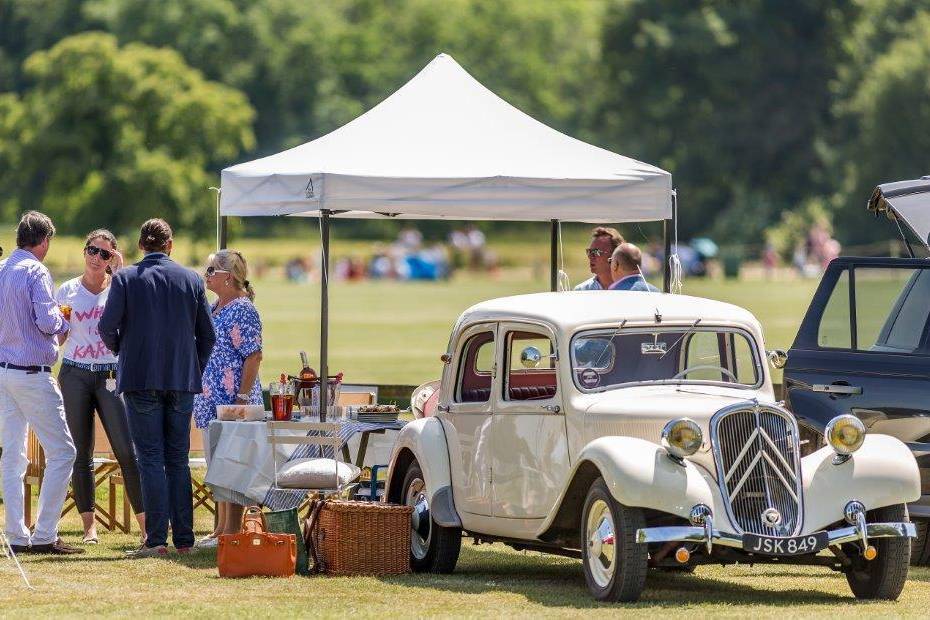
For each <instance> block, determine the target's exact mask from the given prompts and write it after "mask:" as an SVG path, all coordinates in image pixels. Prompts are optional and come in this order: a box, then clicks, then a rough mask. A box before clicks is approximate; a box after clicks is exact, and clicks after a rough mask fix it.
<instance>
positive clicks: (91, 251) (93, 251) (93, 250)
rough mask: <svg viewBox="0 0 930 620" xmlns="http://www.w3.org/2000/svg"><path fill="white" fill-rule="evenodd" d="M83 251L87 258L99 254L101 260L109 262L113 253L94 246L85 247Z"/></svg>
mask: <svg viewBox="0 0 930 620" xmlns="http://www.w3.org/2000/svg"><path fill="white" fill-rule="evenodd" d="M84 251H85V252H86V253H87V255H88V256H97V255H98V254H99V255H100V258H102V259H103V260H110V259H111V258H113V252H111V251H110V250H104V249H103V248H98V247H97V246H95V245H89V246H87V247H85V248H84Z"/></svg>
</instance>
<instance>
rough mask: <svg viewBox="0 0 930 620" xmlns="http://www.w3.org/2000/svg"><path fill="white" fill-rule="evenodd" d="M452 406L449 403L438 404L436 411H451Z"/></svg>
mask: <svg viewBox="0 0 930 620" xmlns="http://www.w3.org/2000/svg"><path fill="white" fill-rule="evenodd" d="M450 410H451V407H449V405H436V411H442V412H443V413H449V411H450Z"/></svg>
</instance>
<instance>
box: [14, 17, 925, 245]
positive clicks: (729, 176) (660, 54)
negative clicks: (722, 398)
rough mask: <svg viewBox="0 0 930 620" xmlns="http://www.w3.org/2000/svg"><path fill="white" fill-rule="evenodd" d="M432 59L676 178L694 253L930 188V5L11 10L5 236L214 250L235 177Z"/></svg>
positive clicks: (849, 215)
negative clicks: (896, 192)
mask: <svg viewBox="0 0 930 620" xmlns="http://www.w3.org/2000/svg"><path fill="white" fill-rule="evenodd" d="M439 52H447V53H450V54H451V55H453V56H454V57H455V58H456V59H457V60H458V61H459V62H460V63H461V64H462V65H463V66H464V67H465V68H466V69H467V70H468V71H469V72H471V73H472V74H473V75H474V76H475V77H476V78H477V79H478V80H480V81H481V82H483V83H484V84H485V85H487V86H488V87H489V88H491V89H492V90H493V91H495V92H496V93H498V94H499V95H501V96H502V97H503V98H504V99H506V100H507V101H509V102H511V103H512V104H514V105H515V106H517V107H519V108H521V109H522V110H524V111H525V112H527V113H529V114H531V115H533V116H535V117H536V118H538V119H540V120H541V121H543V122H545V123H547V124H549V125H551V126H553V127H555V128H557V129H559V130H561V131H564V132H566V133H569V134H571V135H574V136H577V137H579V138H581V139H584V140H587V141H589V142H592V143H594V144H597V145H599V146H603V147H605V148H608V149H611V150H615V151H617V152H620V153H623V154H625V155H628V156H631V157H634V158H637V159H641V160H643V161H647V162H650V163H654V164H656V165H659V166H661V167H663V168H665V169H667V170H669V171H670V172H672V174H673V175H674V179H675V184H676V186H677V187H678V189H679V190H680V205H681V211H680V212H681V222H680V233H681V235H682V237H684V238H688V237H691V236H695V235H699V234H701V235H710V236H712V237H715V238H717V239H720V240H725V241H727V242H749V243H758V242H760V241H761V240H762V239H763V238H764V236H765V235H766V233H767V232H768V233H771V232H772V231H778V230H779V227H781V228H782V229H783V228H785V227H791V226H795V225H796V223H797V222H804V221H806V220H808V219H811V218H815V217H826V218H829V219H831V220H832V221H833V222H834V225H835V228H836V230H837V234H838V236H839V237H840V239H841V240H843V241H844V242H847V243H855V242H861V241H873V240H874V236H875V233H874V229H873V227H872V224H871V222H870V219H869V216H868V215H867V214H866V212H865V208H864V205H865V201H866V199H867V197H868V194H869V191H870V190H871V188H872V187H874V185H875V184H877V183H879V182H884V181H889V180H897V179H903V178H914V177H916V176H920V175H922V174H925V173H927V172H930V170H928V168H930V166H927V159H928V157H930V155H928V153H930V149H928V148H927V147H928V146H930V145H928V144H927V143H928V142H930V134H928V132H927V131H925V128H926V127H927V122H928V121H930V105H928V101H930V80H928V79H927V78H926V67H927V66H930V0H832V1H830V0H778V1H775V0H741V1H740V2H720V1H719V0H689V1H686V0H325V1H323V0H319V1H313V2H311V1H308V0H159V1H158V2H152V1H150V0H0V220H4V221H8V220H11V219H14V218H15V217H16V215H17V213H18V212H19V211H21V210H24V209H28V208H37V209H41V210H43V211H46V212H47V213H49V214H50V215H51V216H52V217H53V218H55V219H56V221H57V222H59V223H61V228H62V230H64V231H70V232H80V231H83V230H86V229H89V228H92V227H95V226H98V225H101V224H107V225H110V226H112V227H113V228H114V229H115V230H117V231H122V230H128V229H130V228H131V227H133V226H134V225H137V224H138V222H139V220H141V219H142V218H144V217H146V216H148V215H150V214H153V213H159V214H163V215H164V216H165V217H168V218H170V219H171V220H172V221H174V222H176V223H177V225H178V228H180V229H182V230H184V231H187V232H189V233H192V234H194V235H195V236H204V237H208V236H209V235H211V234H212V231H213V217H214V197H213V195H212V194H211V193H210V192H209V191H207V188H208V187H210V186H211V185H216V184H217V182H218V171H219V170H220V169H221V168H222V167H224V166H226V165H229V164H230V163H234V162H238V161H244V160H246V159H249V158H253V157H258V156H261V155H266V154H269V153H272V152H276V151H278V150H280V149H282V148H287V147H291V146H295V145H297V144H300V143H302V142H305V141H308V140H311V139H313V138H316V137H318V136H321V135H323V134H325V133H327V132H328V131H331V130H333V129H335V128H336V127H338V126H340V125H341V124H343V123H345V122H347V121H349V120H351V119H352V118H354V117H355V116H357V115H358V114H360V113H362V112H363V111H365V110H367V109H368V108H370V107H371V106H373V105H375V104H377V103H378V102H379V101H381V100H382V99H383V98H384V97H385V96H387V95H388V94H390V93H391V92H393V90H395V89H396V88H397V87H399V86H400V85H401V84H403V83H404V82H405V81H406V80H408V79H409V78H410V77H412V75H414V74H415V73H416V72H417V71H418V70H419V69H420V68H422V67H423V66H424V65H425V64H426V63H428V62H429V61H430V60H431V59H432V58H433V57H434V56H435V55H436V54H437V53H439ZM260 225H264V226H267V225H268V224H260ZM392 225H394V224H393V223H389V222H380V223H379V222H362V223H359V224H358V230H359V231H360V232H365V231H368V232H371V231H375V232H378V231H386V230H387V229H388V228H389V227H390V226H392ZM440 225H441V224H440ZM379 227H380V228H379ZM250 228H254V227H253V226H252V225H251V224H250Z"/></svg>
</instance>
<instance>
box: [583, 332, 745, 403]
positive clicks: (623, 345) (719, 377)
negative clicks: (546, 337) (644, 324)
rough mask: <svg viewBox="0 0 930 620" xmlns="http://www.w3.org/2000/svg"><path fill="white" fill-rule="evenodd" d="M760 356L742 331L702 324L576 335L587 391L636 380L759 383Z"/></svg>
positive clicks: (738, 384) (736, 383)
mask: <svg viewBox="0 0 930 620" xmlns="http://www.w3.org/2000/svg"><path fill="white" fill-rule="evenodd" d="M759 360H760V357H759V355H758V354H757V352H756V350H755V347H754V346H753V341H752V339H751V338H750V336H749V335H748V334H747V333H746V332H743V331H741V330H738V329H732V328H723V327H719V328H715V327H708V326H703V325H700V321H695V322H694V323H693V324H692V325H688V326H681V327H662V328H655V329H640V328H637V329H633V328H627V329H623V328H622V327H621V328H619V329H600V330H590V331H583V332H580V333H578V334H577V335H576V336H575V337H574V338H573V339H572V368H573V369H574V372H573V373H572V374H573V376H574V379H575V384H576V385H577V386H578V388H579V389H581V390H582V391H586V392H594V391H601V390H604V389H609V388H612V387H616V386H619V385H624V384H631V383H636V384H639V383H663V382H664V383H704V384H706V383H713V384H720V383H723V384H726V385H728V386H732V387H755V386H758V385H759V383H760V381H761V376H762V373H761V368H760V361H759Z"/></svg>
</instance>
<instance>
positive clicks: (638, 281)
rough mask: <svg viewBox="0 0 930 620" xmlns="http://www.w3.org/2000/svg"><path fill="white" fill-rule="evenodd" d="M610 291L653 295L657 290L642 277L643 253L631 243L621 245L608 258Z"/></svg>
mask: <svg viewBox="0 0 930 620" xmlns="http://www.w3.org/2000/svg"><path fill="white" fill-rule="evenodd" d="M609 261H610V275H611V277H612V278H613V280H614V282H613V284H611V285H610V287H609V289H608V290H611V291H642V292H650V293H655V292H658V290H659V289H657V288H656V287H654V286H653V285H651V284H649V283H648V282H646V278H644V277H643V270H642V264H643V253H642V252H641V251H640V249H639V248H638V247H636V246H635V245H633V244H632V243H621V244H620V245H618V246H617V249H615V250H614V253H613V254H611V256H610V259H609Z"/></svg>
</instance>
